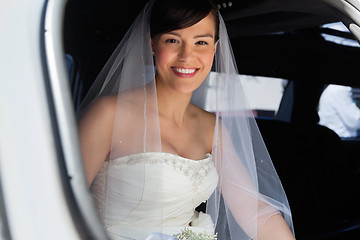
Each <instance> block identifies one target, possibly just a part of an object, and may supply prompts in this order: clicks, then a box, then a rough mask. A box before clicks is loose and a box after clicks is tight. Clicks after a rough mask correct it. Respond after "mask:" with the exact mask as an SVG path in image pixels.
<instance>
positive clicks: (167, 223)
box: [91, 152, 218, 240]
mask: <svg viewBox="0 0 360 240" xmlns="http://www.w3.org/2000/svg"><path fill="white" fill-rule="evenodd" d="M139 173H141V174H140V175H139ZM139 176H142V177H139ZM159 183H161V186H159ZM217 184H218V175H217V172H216V169H215V167H214V163H213V162H212V158H211V155H210V154H207V155H206V158H205V159H202V160H191V159H187V158H183V157H180V156H178V155H174V154H169V153H154V152H148V153H139V154H134V155H130V156H125V157H121V158H117V159H114V160H111V161H106V162H105V163H104V165H103V167H102V169H101V171H100V172H99V173H98V175H97V176H96V178H95V179H94V181H93V183H92V186H91V189H92V192H93V196H94V199H95V202H96V205H97V208H98V211H99V213H100V215H101V217H102V219H103V222H104V226H105V229H106V231H107V233H108V234H109V236H110V238H111V239H113V240H120V239H136V240H144V239H146V238H147V237H148V236H149V235H151V234H152V233H154V232H160V233H163V234H166V235H170V236H173V235H174V234H178V233H180V232H181V231H182V230H184V229H185V228H187V229H191V230H192V231H193V232H196V233H210V234H214V224H213V221H212V220H211V217H210V215H208V214H205V213H202V212H197V211H195V208H196V207H197V206H198V205H199V204H201V203H202V202H204V201H206V200H207V199H208V198H209V197H210V195H211V194H212V193H213V191H214V190H215V188H216V186H217ZM139 189H141V191H139ZM129 196H132V197H129ZM134 196H139V197H134ZM105 199H106V200H105ZM159 223H161V224H160V225H161V226H159Z"/></svg>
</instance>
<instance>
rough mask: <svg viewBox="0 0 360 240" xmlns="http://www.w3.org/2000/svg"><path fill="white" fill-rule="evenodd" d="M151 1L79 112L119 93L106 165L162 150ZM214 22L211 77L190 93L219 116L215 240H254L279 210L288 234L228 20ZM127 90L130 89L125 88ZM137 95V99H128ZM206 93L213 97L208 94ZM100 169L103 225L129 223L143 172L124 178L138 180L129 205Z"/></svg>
mask: <svg viewBox="0 0 360 240" xmlns="http://www.w3.org/2000/svg"><path fill="white" fill-rule="evenodd" d="M153 4H154V1H150V2H149V3H148V4H147V5H146V6H145V8H144V9H143V10H142V11H141V13H140V14H139V16H138V17H137V18H136V20H135V21H134V23H133V24H132V26H131V27H130V29H129V30H128V32H127V34H126V35H125V36H124V38H123V39H122V41H121V42H120V44H119V45H118V47H117V48H116V50H115V51H114V53H113V54H112V56H111V58H110V59H109V60H108V62H107V63H106V65H105V66H104V68H103V69H102V71H101V72H100V74H99V75H98V77H97V79H96V80H95V82H94V84H93V86H92V87H91V89H90V91H89V93H88V94H87V95H86V97H85V99H84V101H83V102H82V104H81V106H80V114H81V111H84V110H86V108H87V107H88V106H89V105H90V104H91V103H93V102H94V101H96V99H98V98H100V97H104V96H110V95H112V96H113V95H117V96H118V97H117V98H118V101H117V107H116V113H115V116H114V128H113V136H112V146H111V151H110V153H109V155H108V159H107V161H109V163H111V161H113V160H115V159H118V158H120V157H123V156H128V155H132V154H137V153H144V152H162V149H161V137H160V136H161V135H160V131H161V129H160V126H159V116H158V105H157V98H156V87H155V73H156V69H155V67H154V59H153V54H152V48H151V38H150V36H151V34H150V15H151V10H152V7H153ZM219 18H220V24H219V40H218V45H217V49H216V53H215V59H214V64H213V68H212V72H211V74H209V76H208V77H207V78H206V80H205V81H204V82H203V84H202V85H201V86H200V87H199V88H198V89H197V90H196V91H195V92H194V93H193V96H192V103H194V104H195V105H197V106H199V107H201V108H204V109H205V110H211V111H212V112H213V113H214V114H215V115H216V126H215V133H214V138H213V139H214V140H213V147H212V153H211V154H212V160H213V162H214V165H215V167H216V169H217V172H218V175H219V182H218V186H217V188H216V190H215V191H214V192H213V194H212V196H211V197H210V199H209V200H208V201H207V203H206V212H207V213H208V214H210V215H211V218H212V220H213V222H214V224H215V226H216V232H217V233H218V239H227V240H229V239H230V240H231V239H234V240H235V239H236V240H239V239H251V238H254V239H255V238H256V233H257V232H258V231H259V229H261V227H262V226H263V225H264V224H265V223H266V221H267V220H268V219H269V218H271V216H273V215H274V214H277V213H280V214H282V216H283V217H284V219H285V221H286V222H287V224H288V225H289V227H290V229H291V230H292V231H293V226H292V219H291V212H290V207H289V204H288V201H287V198H286V195H285V192H284V189H283V187H282V185H281V182H280V180H279V177H278V175H277V173H276V171H275V169H274V166H273V164H272V161H271V159H270V157H269V154H268V152H267V150H266V147H265V144H264V142H263V140H262V137H261V134H260V132H259V129H258V128H257V124H256V122H255V119H254V117H253V115H252V111H251V109H250V107H249V105H248V103H247V101H246V97H245V94H244V92H243V89H242V87H241V84H240V78H241V77H240V76H239V75H238V72H237V67H236V63H235V60H234V56H233V52H232V49H231V45H230V41H229V38H228V35H227V31H226V27H225V23H224V21H223V19H222V18H221V16H220V17H219ZM131 89H132V90H133V91H129V90H131ZM134 91H135V92H136V94H129V92H131V93H134ZM210 91H212V95H211V97H209V95H208V94H207V93H209V92H210ZM135 96H136V98H135ZM124 100H126V101H124ZM124 102H128V103H129V104H124ZM139 116H141V117H139ZM108 166H111V165H110V164H108ZM105 171H106V174H105V177H106V180H105V182H106V187H107V188H108V189H110V192H111V194H104V196H102V202H103V203H102V207H101V209H99V211H100V214H101V215H102V216H103V219H105V220H104V225H105V227H106V226H107V225H110V224H113V222H112V221H114V219H122V220H126V218H127V216H128V215H129V214H130V213H131V211H132V210H133V209H135V208H136V207H137V205H138V204H139V202H140V201H141V200H142V195H143V191H144V187H145V185H146V181H145V179H146V171H145V166H143V168H142V170H139V171H138V172H136V173H133V174H132V175H131V176H129V181H132V180H134V179H136V181H137V182H142V184H140V185H141V186H134V189H133V191H132V195H131V196H126V197H127V198H131V201H124V202H118V203H114V202H113V201H111V198H112V197H113V196H112V195H121V192H117V190H116V188H114V187H113V185H114V184H115V182H116V178H117V176H116V175H114V174H113V172H112V169H111V167H107V168H106V169H105ZM159 171H161V170H159ZM160 174H161V173H160ZM163 181H166V179H162V180H161V181H159V182H157V183H156V185H157V186H159V191H158V192H159V193H158V195H156V196H154V198H158V199H159V201H158V206H153V207H154V208H158V209H159V213H158V214H159V215H158V216H157V217H154V221H158V226H159V227H160V228H161V224H162V223H161V209H162V206H161V198H162V197H163V196H162V194H161V187H162V183H163ZM152 184H154V183H152ZM114 204H117V205H116V206H114ZM110 205H111V206H110ZM124 205H126V207H124ZM114 216H116V218H115V217H114Z"/></svg>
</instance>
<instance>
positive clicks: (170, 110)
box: [156, 82, 192, 126]
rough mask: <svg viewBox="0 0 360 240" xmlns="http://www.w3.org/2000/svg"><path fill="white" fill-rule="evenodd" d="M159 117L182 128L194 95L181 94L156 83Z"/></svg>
mask: <svg viewBox="0 0 360 240" xmlns="http://www.w3.org/2000/svg"><path fill="white" fill-rule="evenodd" d="M156 92H157V100H158V107H159V115H160V117H163V118H165V119H167V120H170V121H173V122H174V123H175V124H177V125H179V126H181V125H182V124H183V122H184V117H185V115H186V111H187V110H188V107H189V105H190V100H191V96H192V93H179V92H177V91H174V90H173V89H172V88H170V87H168V86H164V85H162V84H160V83H158V82H156Z"/></svg>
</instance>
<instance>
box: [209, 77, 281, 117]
mask: <svg viewBox="0 0 360 240" xmlns="http://www.w3.org/2000/svg"><path fill="white" fill-rule="evenodd" d="M215 75H216V73H214V72H211V73H210V83H209V86H208V92H207V99H206V100H207V101H206V109H207V110H208V111H210V112H213V110H214V109H215V108H214V107H215V106H214V104H215V103H214V100H215V90H214V89H215V88H214V86H215V77H214V76H215ZM238 79H239V82H238V83H239V84H241V85H242V88H243V90H244V92H245V94H246V98H247V100H248V104H249V106H250V107H251V109H252V111H253V113H254V115H255V117H270V118H273V117H274V116H275V114H276V112H277V111H278V109H279V106H280V101H281V98H282V96H283V93H284V88H285V86H286V84H287V80H285V79H281V78H272V77H261V76H250V75H241V74H240V75H239V78H238Z"/></svg>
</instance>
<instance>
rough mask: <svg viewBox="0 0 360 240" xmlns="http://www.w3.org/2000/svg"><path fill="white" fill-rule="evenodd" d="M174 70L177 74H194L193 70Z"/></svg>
mask: <svg viewBox="0 0 360 240" xmlns="http://www.w3.org/2000/svg"><path fill="white" fill-rule="evenodd" d="M174 70H175V71H177V72H179V73H185V74H192V73H194V72H195V69H188V68H174Z"/></svg>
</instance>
